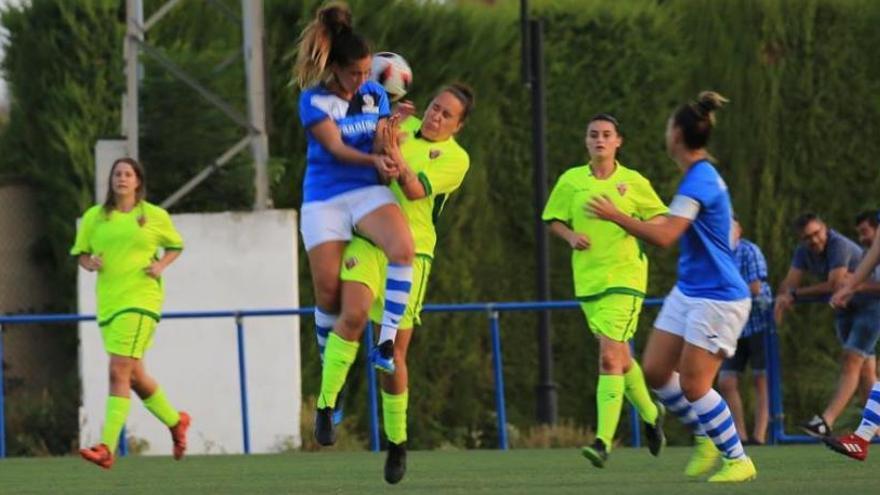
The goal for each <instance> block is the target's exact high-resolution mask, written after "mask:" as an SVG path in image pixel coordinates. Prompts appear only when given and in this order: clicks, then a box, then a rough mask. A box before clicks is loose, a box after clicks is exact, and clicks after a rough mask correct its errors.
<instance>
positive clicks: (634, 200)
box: [542, 163, 668, 299]
mask: <svg viewBox="0 0 880 495" xmlns="http://www.w3.org/2000/svg"><path fill="white" fill-rule="evenodd" d="M615 166H616V168H615V170H614V172H613V173H612V174H611V176H609V177H608V178H606V179H604V180H600V179H597V178H595V177H594V176H593V173H592V171H591V169H590V166H589V164H587V165H582V166H578V167H573V168H571V169H569V170H567V171H566V172H565V173H564V174H562V176H561V177H560V178H559V180H558V181H557V182H556V185H555V186H554V187H553V192H551V193H550V198H549V199H548V200H547V205H546V206H545V207H544V213H543V215H542V218H543V220H544V221H545V222H551V221H554V220H558V221H560V222H563V223H565V224H566V225H568V226H569V227H570V228H571V229H572V230H574V231H575V232H578V233H581V234H586V236H587V237H588V238H589V239H590V247H589V248H588V249H584V250H580V251H579V250H573V251H572V255H571V266H572V272H573V275H574V288H575V295H576V296H577V297H578V298H579V299H591V298H594V297H598V296H601V295H604V294H607V293H625V294H634V295H640V296H644V295H645V290H646V289H647V285H648V258H647V256H645V254H644V253H643V252H642V248H641V246H640V244H639V241H638V239H636V238H635V237H634V236H632V235H630V234H628V233H627V232H626V231H625V230H623V229H622V228H620V227H619V226H618V225H617V224H615V223H613V222H608V221H605V220H600V219H598V218H595V217H592V216H587V214H586V212H585V211H584V205H586V204H587V202H588V201H589V200H590V199H592V198H593V197H595V196H599V195H605V196H608V198H610V199H611V201H612V202H613V203H614V205H615V206H616V207H617V208H618V209H619V210H620V211H621V212H623V213H625V214H627V215H630V216H632V217H635V218H638V219H640V220H649V219H651V218H654V217H656V216H657V215H662V214H664V213H666V212H667V211H668V209H667V208H666V205H665V204H663V201H661V200H660V198H659V197H658V196H657V193H656V192H654V188H652V187H651V183H650V182H648V180H647V179H645V178H644V177H643V176H642V175H641V174H639V173H638V172H636V171H635V170H632V169H629V168H626V167H624V166H623V165H621V164H620V163H615Z"/></svg>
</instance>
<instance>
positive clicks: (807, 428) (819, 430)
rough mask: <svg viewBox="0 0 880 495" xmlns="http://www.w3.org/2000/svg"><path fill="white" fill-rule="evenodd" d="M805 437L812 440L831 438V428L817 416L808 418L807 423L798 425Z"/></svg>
mask: <svg viewBox="0 0 880 495" xmlns="http://www.w3.org/2000/svg"><path fill="white" fill-rule="evenodd" d="M798 426H799V427H800V429H801V430H803V432H804V433H806V434H807V435H810V436H811V437H814V438H825V437H828V436H831V427H830V426H828V423H826V422H825V419H824V418H823V417H822V416H819V415H818V414H816V415H814V416H813V417H812V418H810V420H809V421H807V422H805V423H801V424H799V425H798Z"/></svg>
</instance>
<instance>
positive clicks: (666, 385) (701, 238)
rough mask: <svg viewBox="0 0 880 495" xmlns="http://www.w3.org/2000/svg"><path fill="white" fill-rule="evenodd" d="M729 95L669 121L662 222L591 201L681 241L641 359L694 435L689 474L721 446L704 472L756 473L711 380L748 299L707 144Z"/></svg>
mask: <svg viewBox="0 0 880 495" xmlns="http://www.w3.org/2000/svg"><path fill="white" fill-rule="evenodd" d="M726 102H727V100H725V99H724V98H723V97H721V96H720V95H719V94H717V93H714V92H710V91H706V92H703V93H700V95H699V98H698V99H697V101H696V102H693V103H688V104H685V105H682V106H681V107H679V108H678V109H677V110H676V111H675V113H673V115H672V117H671V118H670V119H669V122H668V124H667V127H666V150H667V152H668V153H669V156H670V157H671V158H672V159H673V160H674V161H675V162H676V163H678V165H679V167H680V168H681V169H682V171H683V172H684V177H683V178H682V180H681V182H680V183H679V185H678V191H677V192H676V195H675V198H674V199H673V200H672V203H671V204H670V206H669V215H668V216H667V217H666V219H665V221H663V222H656V223H648V222H643V221H640V220H637V219H635V218H632V217H629V216H626V215H624V214H622V213H621V212H620V211H619V210H617V208H615V207H614V205H613V204H612V203H611V201H609V200H608V199H607V198H601V197H600V198H596V199H594V200H593V201H591V202H590V203H589V204H588V206H587V208H588V210H590V211H592V212H593V213H594V214H595V215H596V216H598V217H600V218H603V219H605V220H610V221H612V222H614V223H616V224H618V225H620V226H621V227H622V228H624V229H625V230H626V231H628V232H630V233H631V234H633V235H635V236H637V237H639V238H641V239H644V240H646V241H648V242H650V243H652V244H656V245H659V246H662V247H669V246H671V245H672V244H673V243H675V241H677V240H678V241H679V249H680V254H679V260H678V281H677V283H676V285H675V287H674V288H673V289H672V292H670V294H669V295H668V296H667V297H666V300H665V302H664V303H663V309H661V310H660V314H659V315H658V316H657V320H656V321H655V322H654V327H655V331H654V332H653V333H652V334H651V337H650V338H649V340H648V346H647V348H646V349H645V354H644V357H643V361H642V362H643V363H644V368H645V377H646V379H647V381H648V384H649V385H651V387H652V388H653V389H654V391H655V392H656V393H657V396H658V397H659V398H660V400H661V401H662V402H663V403H664V404H665V405H666V408H667V409H668V410H670V411H672V412H674V413H675V414H676V415H677V416H678V417H679V418H680V419H681V420H682V422H683V423H685V424H686V425H688V426H690V427H691V428H693V430H694V433H695V435H696V441H697V448H696V451H695V453H694V456H693V457H692V458H691V461H690V462H689V463H688V466H687V468H686V469H685V473H686V474H687V475H690V476H701V475H704V474H707V473H708V472H709V471H710V470H711V469H712V468H713V466H714V465H715V462H716V461H717V459H718V457H719V451H720V453H721V456H723V458H724V465H723V467H722V468H721V470H719V471H718V472H717V473H715V474H714V475H713V476H711V477H710V478H709V481H713V482H718V481H727V482H730V481H748V480H751V479H754V478H755V476H756V474H757V473H756V470H755V466H754V464H753V463H752V461H751V459H749V457H748V456H746V454H745V450H744V449H743V446H742V442H741V441H740V439H739V436H738V435H737V433H736V428H735V427H734V424H733V418H732V417H731V414H730V409H729V408H728V406H727V403H726V402H725V401H724V399H723V398H722V397H721V395H720V394H719V393H718V392H716V391H715V390H714V389H713V388H712V382H713V381H714V380H715V375H717V374H718V370H719V368H720V367H721V363H722V361H723V360H724V358H725V357H730V356H732V355H733V354H734V352H735V351H736V341H737V338H738V337H739V334H740V333H741V332H742V329H743V326H744V325H745V323H746V320H747V318H748V315H749V309H750V307H751V299H750V298H749V290H748V287H747V286H746V284H745V282H744V281H743V279H742V277H741V276H740V274H739V272H738V270H737V268H736V265H735V264H734V260H733V245H732V227H733V226H732V222H733V211H732V208H731V204H730V195H729V194H728V192H727V186H726V185H725V183H724V180H723V179H722V178H721V175H719V173H718V171H717V170H716V169H715V167H714V166H713V165H712V162H711V161H710V159H711V156H710V155H709V152H708V151H707V150H706V144H707V143H708V141H709V137H710V135H711V133H712V129H713V127H714V126H715V116H714V114H715V111H716V110H718V109H719V108H721V106H722V105H723V104H724V103H726ZM713 444H714V445H713ZM716 448H717V449H716Z"/></svg>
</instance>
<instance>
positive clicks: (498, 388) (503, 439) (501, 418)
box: [489, 309, 508, 450]
mask: <svg viewBox="0 0 880 495" xmlns="http://www.w3.org/2000/svg"><path fill="white" fill-rule="evenodd" d="M489 333H490V334H491V336H492V367H493V368H494V370H495V410H496V414H497V415H498V448H499V449H501V450H507V447H508V445H507V409H506V407H505V405H504V371H503V369H502V365H501V323H500V322H499V319H498V311H495V310H493V309H489Z"/></svg>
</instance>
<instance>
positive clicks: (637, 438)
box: [629, 340, 642, 448]
mask: <svg viewBox="0 0 880 495" xmlns="http://www.w3.org/2000/svg"><path fill="white" fill-rule="evenodd" d="M629 352H630V354H631V355H632V358H633V359H635V358H636V344H635V341H633V340H630V341H629ZM629 429H630V431H631V432H632V446H633V447H636V448H639V447H641V446H642V419H641V416H639V410H638V409H636V406H634V405H632V404H630V405H629Z"/></svg>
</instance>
